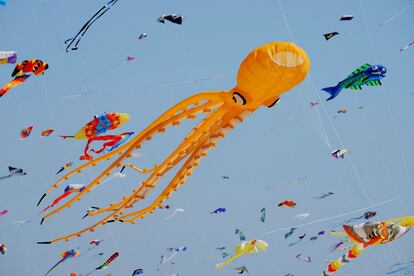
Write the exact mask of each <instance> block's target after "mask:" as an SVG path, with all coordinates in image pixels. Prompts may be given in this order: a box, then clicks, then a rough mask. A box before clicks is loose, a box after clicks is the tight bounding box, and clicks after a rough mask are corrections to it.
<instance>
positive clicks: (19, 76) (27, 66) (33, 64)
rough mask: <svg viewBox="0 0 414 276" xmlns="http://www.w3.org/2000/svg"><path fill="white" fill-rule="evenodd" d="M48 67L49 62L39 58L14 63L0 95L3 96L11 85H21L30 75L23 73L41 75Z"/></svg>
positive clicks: (0, 90)
mask: <svg viewBox="0 0 414 276" xmlns="http://www.w3.org/2000/svg"><path fill="white" fill-rule="evenodd" d="M48 68H49V64H47V63H46V62H43V61H41V60H40V59H31V60H24V61H22V62H20V63H19V64H17V65H16V67H15V68H14V71H13V73H12V77H13V78H14V79H12V80H11V81H9V82H8V83H7V84H6V85H4V86H3V88H2V89H0V97H2V96H4V95H5V94H6V93H7V92H8V91H9V90H10V88H12V87H15V86H18V85H21V84H22V83H23V82H25V81H26V80H27V79H28V78H29V77H30V75H29V74H25V73H33V74H35V75H36V76H38V75H43V74H44V73H45V71H46V70H47V69H48Z"/></svg>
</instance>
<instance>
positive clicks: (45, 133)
mask: <svg viewBox="0 0 414 276" xmlns="http://www.w3.org/2000/svg"><path fill="white" fill-rule="evenodd" d="M53 131H55V130H54V129H46V130H43V131H42V133H40V136H42V137H47V136H49V135H50V134H52V133H53Z"/></svg>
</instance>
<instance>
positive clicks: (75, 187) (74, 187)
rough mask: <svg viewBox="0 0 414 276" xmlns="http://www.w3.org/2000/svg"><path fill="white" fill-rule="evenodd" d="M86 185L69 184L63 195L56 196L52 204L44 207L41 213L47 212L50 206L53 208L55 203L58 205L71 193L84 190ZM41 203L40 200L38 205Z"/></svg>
mask: <svg viewBox="0 0 414 276" xmlns="http://www.w3.org/2000/svg"><path fill="white" fill-rule="evenodd" d="M85 187H86V186H85V185H82V184H69V185H68V186H66V188H65V190H64V192H63V194H62V195H60V196H59V197H58V198H56V199H55V200H53V202H52V204H50V205H49V206H47V207H46V208H45V209H43V210H42V211H41V212H40V213H43V212H45V211H46V210H48V209H49V208H53V207H54V206H55V205H57V204H58V203H59V202H60V201H61V200H62V199H64V198H66V197H68V196H69V195H70V194H72V193H74V192H78V193H80V192H82V191H83V189H85ZM39 204H40V201H39V202H38V204H37V205H39Z"/></svg>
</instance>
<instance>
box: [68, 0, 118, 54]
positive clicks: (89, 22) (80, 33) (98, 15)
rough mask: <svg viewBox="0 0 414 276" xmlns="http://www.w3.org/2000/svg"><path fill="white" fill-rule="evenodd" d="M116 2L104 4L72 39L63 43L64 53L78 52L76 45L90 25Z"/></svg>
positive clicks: (113, 0) (116, 0) (112, 0)
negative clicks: (64, 45) (64, 46)
mask: <svg viewBox="0 0 414 276" xmlns="http://www.w3.org/2000/svg"><path fill="white" fill-rule="evenodd" d="M116 2H118V0H111V1H109V2H108V3H106V5H105V6H103V7H102V8H100V9H99V10H98V11H97V12H96V13H95V14H94V15H93V16H92V17H91V18H90V19H89V20H88V21H87V22H86V23H85V24H84V25H83V26H82V28H81V29H80V30H79V32H78V33H77V34H76V35H75V36H74V37H72V38H69V39H67V40H66V41H65V44H66V45H67V46H66V52H69V50H72V51H73V50H78V44H79V42H80V41H81V39H82V37H83V36H84V35H85V33H86V32H87V31H88V29H89V28H90V27H91V26H92V24H93V23H94V22H95V21H96V20H98V19H99V18H100V17H101V16H102V15H104V14H105V13H106V12H107V11H108V10H109V9H110V8H111V7H112V6H113V5H115V4H116ZM73 43H75V45H74V46H73V47H72V44H73Z"/></svg>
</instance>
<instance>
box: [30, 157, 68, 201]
mask: <svg viewBox="0 0 414 276" xmlns="http://www.w3.org/2000/svg"><path fill="white" fill-rule="evenodd" d="M72 165H73V162H69V163H66V164H65V165H63V166H62V168H60V170H59V171H58V172H57V173H56V174H59V173H60V172H63V171H64V170H67V169H68V168H69V167H70V166H72ZM42 199H43V197H42V198H41V199H40V200H39V203H38V204H37V206H39V204H40V202H41V201H42Z"/></svg>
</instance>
